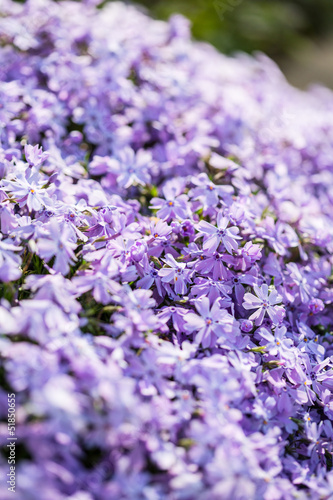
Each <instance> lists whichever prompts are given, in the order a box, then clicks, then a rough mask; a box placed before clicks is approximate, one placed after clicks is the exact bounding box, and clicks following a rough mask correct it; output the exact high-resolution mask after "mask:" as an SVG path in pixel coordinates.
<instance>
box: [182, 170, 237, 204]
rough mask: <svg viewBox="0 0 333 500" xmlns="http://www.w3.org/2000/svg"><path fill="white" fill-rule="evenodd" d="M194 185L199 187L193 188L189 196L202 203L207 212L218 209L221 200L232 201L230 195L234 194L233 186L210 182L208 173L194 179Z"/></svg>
mask: <svg viewBox="0 0 333 500" xmlns="http://www.w3.org/2000/svg"><path fill="white" fill-rule="evenodd" d="M192 183H193V184H194V185H195V186H197V187H195V188H193V189H192V190H191V191H190V193H189V196H190V197H191V198H192V199H194V200H198V201H200V204H201V205H202V208H203V209H204V210H205V211H206V210H207V209H208V208H211V207H217V206H218V203H219V201H220V199H221V200H222V202H223V199H224V198H225V199H227V200H229V199H230V195H231V194H232V193H233V192H234V188H233V187H232V186H224V185H215V184H214V183H213V182H212V181H210V179H209V177H208V175H207V174H206V173H202V174H199V175H198V177H196V178H195V177H193V179H192Z"/></svg>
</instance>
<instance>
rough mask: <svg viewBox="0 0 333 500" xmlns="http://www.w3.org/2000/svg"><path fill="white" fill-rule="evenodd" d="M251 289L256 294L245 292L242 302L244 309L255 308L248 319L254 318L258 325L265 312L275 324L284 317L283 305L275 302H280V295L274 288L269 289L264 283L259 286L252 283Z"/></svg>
mask: <svg viewBox="0 0 333 500" xmlns="http://www.w3.org/2000/svg"><path fill="white" fill-rule="evenodd" d="M253 289H254V292H255V294H256V295H253V293H246V294H245V295H244V302H243V307H244V309H247V310H249V309H256V311H255V312H254V313H253V314H251V316H250V317H249V320H250V321H252V320H254V322H255V324H256V325H257V326H259V325H261V323H262V322H263V319H264V316H265V314H266V313H267V314H268V316H269V317H270V319H271V320H272V321H273V323H274V324H275V325H278V324H280V323H281V321H282V320H283V318H284V313H285V311H284V308H283V307H281V306H278V305H276V304H278V303H280V302H282V297H281V296H280V295H279V294H278V292H277V291H276V290H275V289H271V290H270V291H269V288H268V286H267V285H266V284H263V285H262V286H261V287H259V286H257V285H253Z"/></svg>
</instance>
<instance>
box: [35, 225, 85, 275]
mask: <svg viewBox="0 0 333 500" xmlns="http://www.w3.org/2000/svg"><path fill="white" fill-rule="evenodd" d="M76 246H77V245H76V242H75V241H74V239H73V232H72V230H71V229H70V228H69V227H68V225H67V224H62V225H60V224H59V223H58V222H57V221H56V220H55V219H52V220H51V222H50V223H49V224H48V225H47V226H46V227H45V229H44V231H43V232H41V233H40V236H39V237H38V240H37V253H38V255H39V256H40V257H41V258H42V259H45V260H46V262H49V261H50V260H51V259H52V257H55V261H54V264H53V269H54V270H55V271H57V272H59V273H61V274H63V275H65V274H68V272H69V270H70V267H69V266H70V265H73V264H74V262H75V261H76V257H75V253H74V250H75V249H76Z"/></svg>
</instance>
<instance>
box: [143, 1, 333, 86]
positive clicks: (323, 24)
mask: <svg viewBox="0 0 333 500" xmlns="http://www.w3.org/2000/svg"><path fill="white" fill-rule="evenodd" d="M135 3H139V4H142V5H143V6H145V7H146V8H147V9H148V10H149V11H150V13H151V14H152V15H153V16H155V17H157V18H159V19H167V18H168V17H169V16H170V15H171V14H173V13H181V14H183V15H185V16H186V17H188V18H189V19H190V20H191V22H192V32H193V36H194V37H195V38H197V39H199V40H206V41H208V42H210V43H212V44H213V45H215V46H216V47H217V48H218V49H219V50H221V51H222V52H224V53H229V54H231V53H234V52H237V51H245V52H249V53H253V52H255V51H261V52H264V53H266V54H267V55H269V56H270V57H271V58H272V59H274V60H275V61H276V62H277V63H278V64H279V65H280V67H281V68H282V70H283V71H284V72H285V74H286V76H287V78H288V79H289V80H290V81H291V82H292V83H294V84H295V85H298V86H300V87H306V86H307V85H308V84H309V83H311V82H319V83H323V84H326V85H328V86H330V87H332V88H333V0H136V2H135Z"/></svg>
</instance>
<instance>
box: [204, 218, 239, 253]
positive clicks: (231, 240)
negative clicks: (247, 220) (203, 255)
mask: <svg viewBox="0 0 333 500" xmlns="http://www.w3.org/2000/svg"><path fill="white" fill-rule="evenodd" d="M228 224H229V219H228V218H227V217H223V215H222V212H219V213H218V215H217V227H216V226H213V224H210V223H209V222H207V221H200V222H199V224H198V226H197V228H198V231H199V237H200V236H205V239H204V242H203V249H204V251H206V252H208V253H209V254H210V255H212V254H213V253H214V252H215V251H216V250H217V248H218V246H219V245H220V243H221V242H222V243H223V245H224V246H225V248H226V250H227V252H229V253H232V252H233V250H237V248H238V243H237V241H236V240H240V239H241V237H240V236H239V235H238V233H239V229H238V227H236V226H231V227H229V228H228V227H227V226H228ZM206 235H208V236H206Z"/></svg>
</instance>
